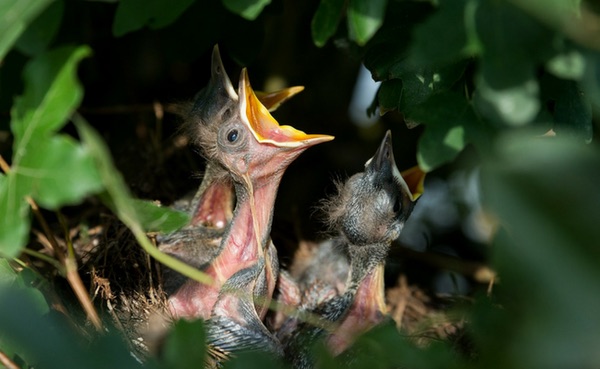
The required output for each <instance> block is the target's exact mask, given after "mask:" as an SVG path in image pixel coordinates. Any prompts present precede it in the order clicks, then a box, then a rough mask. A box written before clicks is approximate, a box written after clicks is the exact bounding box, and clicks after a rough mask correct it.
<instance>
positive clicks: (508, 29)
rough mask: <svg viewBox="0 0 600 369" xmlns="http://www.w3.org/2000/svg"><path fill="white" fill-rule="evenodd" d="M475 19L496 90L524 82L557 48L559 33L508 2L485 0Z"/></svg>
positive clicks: (486, 67)
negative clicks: (555, 41) (557, 35)
mask: <svg viewBox="0 0 600 369" xmlns="http://www.w3.org/2000/svg"><path fill="white" fill-rule="evenodd" d="M475 20H476V27H477V35H478V38H479V39H480V41H481V44H482V47H483V55H482V59H481V63H482V67H483V69H484V71H483V74H484V76H485V79H486V81H487V82H488V84H489V85H490V86H491V87H492V88H494V89H505V88H509V87H512V86H515V85H519V84H522V82H523V81H525V80H527V79H529V78H530V75H531V74H533V69H534V67H535V66H536V65H537V64H539V63H543V62H545V61H547V60H548V59H549V58H551V57H552V56H553V55H554V54H555V53H556V51H557V47H556V46H555V43H554V42H553V41H554V40H555V37H556V33H555V32H554V31H552V30H551V29H550V28H548V27H546V26H544V25H543V24H541V23H540V22H538V21H537V20H535V19H534V18H532V17H531V16H529V15H528V14H526V13H524V12H523V11H521V10H520V9H518V8H516V7H515V6H514V5H512V4H510V3H508V2H507V1H495V0H482V1H481V2H480V4H479V6H478V7H477V10H476V14H475Z"/></svg>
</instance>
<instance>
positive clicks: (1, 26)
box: [0, 0, 52, 61]
mask: <svg viewBox="0 0 600 369" xmlns="http://www.w3.org/2000/svg"><path fill="white" fill-rule="evenodd" d="M51 2H52V0H3V1H2V2H0V61H2V60H3V59H4V56H5V55H6V53H7V52H8V51H9V50H10V48H11V47H12V45H13V44H14V42H15V41H16V40H17V38H19V36H20V35H21V34H22V33H23V32H24V31H25V29H26V28H27V26H28V25H29V23H30V22H31V21H32V20H33V19H34V18H35V17H36V16H37V15H38V14H40V13H41V12H42V11H43V10H44V9H45V8H46V7H47V6H48V5H49V4H50V3H51Z"/></svg>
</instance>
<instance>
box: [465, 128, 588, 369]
mask: <svg viewBox="0 0 600 369" xmlns="http://www.w3.org/2000/svg"><path fill="white" fill-rule="evenodd" d="M519 133H520V134H519V135H515V134H512V135H506V136H503V137H502V139H501V140H499V142H498V143H497V148H498V152H497V155H496V156H495V157H493V158H492V160H489V161H488V162H487V163H486V165H485V167H484V171H483V173H482V191H483V198H484V200H485V205H486V209H488V210H489V211H491V212H492V213H493V214H494V215H495V217H497V219H498V220H499V221H500V222H501V224H502V225H503V226H504V228H505V229H506V230H507V232H502V233H499V234H498V237H497V240H496V243H495V245H494V247H493V248H492V249H491V250H492V251H493V262H494V268H495V269H496V270H497V271H498V274H499V275H500V276H501V278H502V291H503V292H504V295H505V298H503V299H502V300H501V301H499V303H500V304H501V305H502V306H503V310H506V311H507V313H508V314H505V316H500V317H498V319H499V321H498V322H497V324H496V326H503V327H505V328H504V329H503V331H502V332H500V333H501V334H494V335H489V334H487V335H485V334H484V333H483V332H482V330H483V329H485V327H474V328H475V329H476V330H477V331H478V332H479V333H478V334H480V335H481V336H482V337H486V341H484V342H481V345H482V346H486V347H493V351H496V350H499V352H498V354H497V358H501V357H504V359H503V360H505V361H506V360H509V361H510V360H512V362H508V363H507V364H508V365H504V366H502V367H522V368H593V367H597V366H598V365H600V356H599V355H598V351H597V347H598V346H599V345H600V331H598V330H597V329H595V328H594V327H599V326H600V315H598V306H600V294H598V291H600V269H599V268H598V260H600V249H599V248H598V242H597V240H599V239H600V227H598V222H597V220H598V219H600V194H599V193H598V190H597V184H598V183H600V171H598V170H597V169H598V168H600V152H598V148H597V147H594V146H591V145H582V144H581V143H580V142H578V141H575V140H572V139H571V140H567V139H561V138H560V137H555V138H553V139H540V138H532V137H531V134H530V133H529V132H525V133H524V134H523V132H519ZM574 317H576V319H575V318H574ZM502 347H506V348H508V349H509V350H510V351H506V350H502V349H501V348H502ZM490 354H491V353H490ZM495 358H496V357H492V358H490V360H486V361H488V362H489V361H492V360H493V359H495ZM482 366H485V363H482Z"/></svg>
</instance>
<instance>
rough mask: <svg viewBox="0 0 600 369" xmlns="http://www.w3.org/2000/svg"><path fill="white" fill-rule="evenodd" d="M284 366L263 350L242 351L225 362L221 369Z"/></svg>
mask: <svg viewBox="0 0 600 369" xmlns="http://www.w3.org/2000/svg"><path fill="white" fill-rule="evenodd" d="M263 368H274V369H275V368H285V367H284V366H283V364H282V363H281V362H279V361H278V360H276V359H275V358H274V357H273V355H269V354H267V353H264V352H258V351H256V352H242V353H239V354H238V353H236V356H235V357H234V358H232V359H231V360H229V361H227V362H225V364H224V365H223V369H263Z"/></svg>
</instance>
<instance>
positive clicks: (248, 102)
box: [239, 68, 334, 148]
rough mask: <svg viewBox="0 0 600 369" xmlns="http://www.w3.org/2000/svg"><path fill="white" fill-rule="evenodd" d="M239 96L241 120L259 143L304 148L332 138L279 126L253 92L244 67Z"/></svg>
mask: <svg viewBox="0 0 600 369" xmlns="http://www.w3.org/2000/svg"><path fill="white" fill-rule="evenodd" d="M239 97H240V111H241V114H242V120H243V121H244V122H245V123H246V124H247V125H248V127H249V129H250V130H251V131H252V134H253V135H254V137H255V138H256V140H257V141H258V142H260V143H270V144H272V145H275V146H278V147H289V148H300V147H303V148H306V147H309V146H312V145H316V144H319V143H322V142H327V141H331V140H333V138H334V137H333V136H329V135H321V134H306V133H304V132H302V131H300V130H297V129H295V128H294V127H292V126H280V125H279V123H278V122H277V121H276V120H275V118H273V116H271V113H269V110H268V109H267V108H266V107H265V105H263V104H262V103H261V102H260V100H259V99H258V97H257V96H256V94H255V93H254V90H253V89H252V86H251V85H250V81H249V79H248V72H247V70H246V69H245V68H244V69H242V74H241V77H240V85H239Z"/></svg>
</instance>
